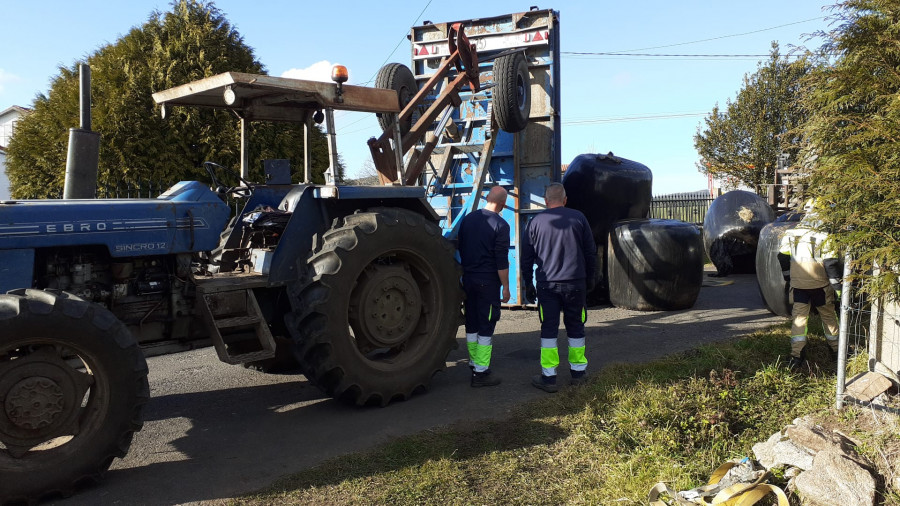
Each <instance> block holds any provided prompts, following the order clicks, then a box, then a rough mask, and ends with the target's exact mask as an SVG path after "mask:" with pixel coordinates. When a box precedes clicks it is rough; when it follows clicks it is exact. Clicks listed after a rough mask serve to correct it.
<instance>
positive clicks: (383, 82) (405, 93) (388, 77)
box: [375, 63, 419, 135]
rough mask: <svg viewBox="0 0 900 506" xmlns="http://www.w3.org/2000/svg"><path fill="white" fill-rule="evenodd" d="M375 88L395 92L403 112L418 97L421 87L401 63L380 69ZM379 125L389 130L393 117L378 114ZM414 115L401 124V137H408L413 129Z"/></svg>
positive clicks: (390, 64)
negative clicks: (407, 134) (408, 133)
mask: <svg viewBox="0 0 900 506" xmlns="http://www.w3.org/2000/svg"><path fill="white" fill-rule="evenodd" d="M375 87H376V88H383V89H386V90H395V91H396V92H397V96H398V98H399V99H400V110H401V111H402V110H403V108H404V107H406V105H407V104H409V102H410V100H412V98H413V97H415V96H416V93H418V91H419V86H418V84H416V78H415V76H413V73H412V71H411V70H409V67H407V66H406V65H403V64H401V63H388V64H387V65H384V66H383V67H381V68H380V69H378V74H377V75H376V76H375ZM376 116H377V117H378V124H379V125H380V126H381V129H382V130H387V129H388V128H389V127H390V126H391V116H390V115H388V114H380V113H378V114H376ZM412 122H413V115H410V117H408V118H406V119H405V120H404V121H401V122H400V135H406V133H407V132H409V129H410V128H412Z"/></svg>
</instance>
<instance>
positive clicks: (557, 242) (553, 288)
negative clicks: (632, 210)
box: [521, 183, 597, 393]
mask: <svg viewBox="0 0 900 506" xmlns="http://www.w3.org/2000/svg"><path fill="white" fill-rule="evenodd" d="M544 201H545V202H546V205H547V209H546V210H544V211H542V212H541V213H539V214H537V215H535V217H534V218H533V219H532V220H531V222H530V223H529V224H528V227H527V229H526V230H525V236H524V238H523V241H522V255H521V270H522V277H523V280H524V284H525V297H526V298H527V299H529V300H534V298H535V295H537V301H538V317H539V318H540V320H541V374H539V375H537V376H534V377H533V378H532V380H531V384H532V385H534V386H535V387H537V388H540V389H541V390H544V391H545V392H551V393H552V392H556V391H557V389H558V387H557V384H556V368H557V367H558V366H559V349H558V348H557V334H558V331H559V313H560V311H562V313H563V323H564V324H565V327H566V334H567V336H568V338H569V342H568V344H569V370H570V374H571V376H570V377H571V380H570V383H571V384H573V385H577V384H580V383H582V382H583V381H584V380H585V378H586V374H587V358H586V357H585V354H584V352H585V339H584V322H585V321H586V319H587V309H586V306H585V297H586V294H587V292H588V291H589V290H590V289H592V288H593V285H594V281H595V277H594V276H595V273H596V271H597V245H596V244H595V243H594V236H593V234H592V233H591V227H590V225H589V224H588V221H587V218H585V217H584V215H583V214H582V213H581V212H580V211H577V210H575V209H569V208H567V207H565V205H566V189H565V187H563V185H562V184H560V183H553V184H551V185H550V186H548V187H547V190H546V192H545V195H544ZM535 264H537V270H536V271H535V274H534V277H535V278H536V280H537V291H536V293H535V287H534V284H533V283H532V280H531V273H532V268H533V266H534V265H535Z"/></svg>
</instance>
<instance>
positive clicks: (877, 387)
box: [845, 372, 892, 402]
mask: <svg viewBox="0 0 900 506" xmlns="http://www.w3.org/2000/svg"><path fill="white" fill-rule="evenodd" d="M891 386H892V383H891V380H889V379H887V378H885V377H884V376H882V375H880V374H877V373H874V372H863V373H859V374H857V375H856V376H854V377H853V378H851V379H849V380H848V381H847V387H846V390H845V392H846V395H847V396H849V397H853V398H854V399H856V400H858V401H860V402H871V401H872V400H874V399H875V398H876V397H878V396H879V395H881V394H883V393H884V392H886V391H888V390H889V389H890V388H891Z"/></svg>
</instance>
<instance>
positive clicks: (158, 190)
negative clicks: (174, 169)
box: [97, 179, 172, 199]
mask: <svg viewBox="0 0 900 506" xmlns="http://www.w3.org/2000/svg"><path fill="white" fill-rule="evenodd" d="M171 186H172V184H171V183H168V182H163V181H160V180H155V181H154V180H150V179H146V180H138V181H107V182H105V183H104V182H101V183H99V184H98V185H97V198H98V199H140V198H148V199H155V198H156V197H159V196H160V195H162V194H163V193H164V192H165V191H166V190H168V189H169V187H171Z"/></svg>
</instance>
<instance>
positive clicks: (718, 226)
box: [703, 190, 775, 276]
mask: <svg viewBox="0 0 900 506" xmlns="http://www.w3.org/2000/svg"><path fill="white" fill-rule="evenodd" d="M774 219H775V211H773V210H772V208H771V207H770V206H769V204H768V203H767V202H766V201H765V200H764V199H763V198H762V197H760V196H759V195H756V194H755V193H752V192H748V191H744V190H734V191H730V192H728V193H725V194H724V195H722V196H720V197H719V198H717V199H716V200H714V201H713V202H712V204H711V205H710V206H709V210H708V211H707V212H706V218H705V219H704V220H703V243H704V247H705V248H706V253H707V255H709V259H710V260H711V261H712V263H713V264H714V265H715V266H716V270H717V271H718V275H719V276H727V275H729V274H732V273H733V274H751V273H753V272H755V271H756V245H757V243H758V241H759V233H760V231H761V230H762V228H763V227H764V226H766V225H767V224H769V223H771V222H772V221H774Z"/></svg>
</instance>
